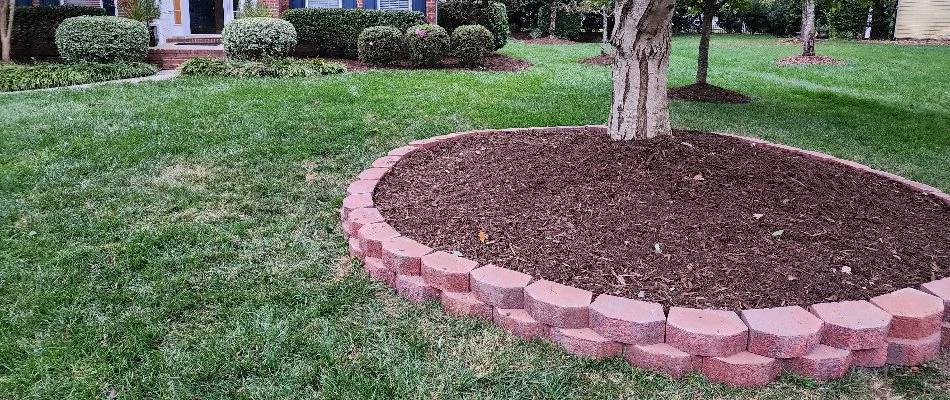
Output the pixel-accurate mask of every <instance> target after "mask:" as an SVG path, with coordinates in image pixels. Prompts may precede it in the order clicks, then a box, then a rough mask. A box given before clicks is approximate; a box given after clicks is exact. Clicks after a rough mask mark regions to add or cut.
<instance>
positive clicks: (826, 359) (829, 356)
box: [789, 344, 852, 381]
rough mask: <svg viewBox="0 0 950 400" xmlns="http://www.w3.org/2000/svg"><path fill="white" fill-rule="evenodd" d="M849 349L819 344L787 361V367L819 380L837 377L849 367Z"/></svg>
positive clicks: (850, 359) (846, 371) (799, 373)
mask: <svg viewBox="0 0 950 400" xmlns="http://www.w3.org/2000/svg"><path fill="white" fill-rule="evenodd" d="M851 361H852V358H851V351H850V350H844V349H838V348H835V347H831V346H825V345H823V344H819V345H818V346H816V347H815V348H814V349H813V350H812V351H811V352H810V353H808V354H806V355H804V356H802V357H798V358H793V359H792V360H791V361H789V369H790V370H791V371H792V372H794V373H796V374H798V375H801V376H805V377H809V378H814V379H817V380H819V381H827V380H831V379H838V378H840V377H842V376H844V374H846V373H848V368H849V367H851Z"/></svg>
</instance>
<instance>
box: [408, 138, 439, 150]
mask: <svg viewBox="0 0 950 400" xmlns="http://www.w3.org/2000/svg"><path fill="white" fill-rule="evenodd" d="M438 143H439V139H437V138H434V137H433V138H428V139H419V140H413V141H411V142H409V145H410V146H414V147H416V148H420V149H428V148H429V147H432V146H435V145H436V144H438Z"/></svg>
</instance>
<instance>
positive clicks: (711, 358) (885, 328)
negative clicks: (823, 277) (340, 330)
mask: <svg viewBox="0 0 950 400" xmlns="http://www.w3.org/2000/svg"><path fill="white" fill-rule="evenodd" d="M568 130H571V131H576V130H586V131H588V132H591V133H595V134H605V135H606V134H607V128H606V127H604V126H599V125H588V126H563V127H544V128H513V129H487V130H473V131H465V132H458V133H452V134H448V135H442V136H436V137H433V138H429V139H422V140H416V141H413V142H410V143H409V144H408V145H406V146H403V147H399V148H396V149H394V150H392V151H390V152H389V153H388V154H387V155H386V156H383V157H381V158H379V159H377V160H375V161H374V162H373V163H372V166H371V167H370V168H369V169H366V170H364V171H363V172H361V173H360V174H359V177H358V179H357V180H356V181H354V182H352V183H351V184H350V185H349V186H348V187H347V191H346V193H347V196H346V198H344V200H343V205H342V208H341V210H340V217H341V221H342V225H343V232H344V237H345V238H346V239H347V241H348V245H349V252H350V255H351V256H353V257H355V258H358V259H360V260H361V261H362V262H363V266H364V269H365V270H366V271H367V273H369V275H370V277H371V278H372V279H374V280H377V281H382V282H385V283H387V284H389V285H390V286H393V287H394V288H395V289H396V292H397V293H398V294H399V295H400V296H402V297H404V298H405V299H407V300H409V301H410V302H413V303H421V302H426V301H431V300H436V299H438V300H440V301H441V303H442V306H443V308H444V309H445V311H446V312H447V313H449V314H452V315H456V316H473V317H478V318H484V319H486V320H488V321H492V322H493V323H495V324H496V325H498V326H499V327H501V328H503V329H505V330H508V331H509V332H511V333H512V334H514V335H515V336H518V337H521V338H525V339H547V340H550V341H552V342H554V343H555V344H557V345H559V346H560V347H562V348H564V349H565V350H567V351H568V352H570V353H573V354H576V355H579V356H585V357H595V358H602V357H613V356H622V357H624V358H625V359H626V360H627V361H628V362H630V363H631V364H633V365H635V366H638V367H642V368H647V369H653V370H658V371H661V372H663V373H666V374H668V375H670V376H673V377H680V376H682V375H684V374H686V373H690V372H700V373H702V374H703V375H705V376H706V377H707V378H708V379H710V380H712V381H716V382H720V383H724V384H727V385H732V386H761V385H765V384H768V383H770V382H772V381H774V380H775V379H776V378H777V377H778V376H779V375H780V374H781V373H782V372H784V371H789V372H792V373H795V374H798V375H800V376H804V377H810V378H814V379H817V380H821V381H825V380H831V379H836V378H840V377H842V376H844V375H845V374H846V373H847V371H848V370H849V368H850V367H852V366H858V367H871V368H873V367H882V366H884V365H885V364H892V365H904V366H913V365H919V364H922V363H924V362H927V361H930V360H933V359H935V358H937V357H938V356H939V354H940V352H941V349H943V350H945V351H946V350H950V277H946V278H943V279H938V280H934V281H932V282H928V283H924V284H922V285H921V286H920V287H919V290H918V289H914V288H904V289H900V290H897V291H894V292H891V293H888V294H884V295H880V296H876V297H873V298H871V299H869V300H867V301H865V300H859V301H841V302H833V303H820V304H813V305H810V306H808V309H807V310H806V309H805V308H804V307H801V306H797V305H796V306H789V307H776V308H766V309H754V310H743V311H741V312H740V313H736V312H733V311H724V310H714V309H693V308H683V307H671V308H670V310H669V313H667V314H664V310H663V306H662V305H661V304H659V303H652V302H646V301H641V300H633V299H628V298H623V297H616V296H610V295H606V294H602V295H599V296H597V297H596V299H594V295H593V293H592V292H590V291H587V290H582V289H578V288H575V287H571V286H567V285H562V284H559V283H555V282H551V281H547V280H544V279H543V278H535V277H532V276H531V275H527V274H524V273H521V272H518V271H514V270H510V269H505V268H501V267H498V266H494V265H479V264H478V263H477V262H475V261H473V260H470V259H466V258H464V257H461V256H458V255H457V254H453V253H450V252H447V251H441V250H438V249H432V248H429V247H428V246H426V245H424V244H422V243H419V242H416V241H415V240H412V239H411V238H407V237H404V236H402V235H401V234H400V233H399V232H397V231H396V230H395V229H394V228H393V227H392V226H390V225H389V224H387V223H386V220H385V218H384V217H383V216H382V215H381V214H380V212H379V211H378V210H377V209H376V208H375V207H374V203H373V194H374V191H375V188H376V184H377V183H378V182H379V180H380V179H381V178H383V176H385V175H386V173H388V172H389V171H390V170H391V168H392V167H393V166H394V165H395V164H396V163H397V162H398V161H399V160H400V159H401V158H402V157H403V156H405V155H407V154H409V153H410V152H412V151H414V150H417V149H425V148H428V147H431V146H435V145H437V144H439V143H442V142H444V141H449V140H455V139H458V138H461V137H465V136H470V135H492V134H519V133H526V132H540V133H550V134H557V133H559V132H562V131H568ZM715 134H718V135H722V136H726V137H731V138H736V139H740V140H743V141H746V142H748V143H749V144H750V145H753V146H768V147H772V148H776V149H779V150H782V151H785V152H788V153H792V154H795V155H798V156H802V157H805V158H810V159H816V160H820V161H823V162H832V163H838V164H843V165H846V166H848V167H851V168H853V169H854V170H856V171H858V172H860V173H870V174H875V175H878V176H881V177H884V178H887V179H891V180H894V181H897V182H899V183H901V184H903V185H906V186H908V187H910V188H911V189H913V190H916V191H918V192H922V193H926V194H929V195H932V196H935V197H937V198H938V199H940V200H942V201H943V202H944V203H946V204H947V206H948V207H950V194H947V193H944V192H943V191H941V190H940V189H937V188H934V187H932V186H929V185H925V184H922V183H918V182H914V181H911V180H909V179H906V178H903V177H900V176H898V175H894V174H891V173H887V172H883V171H879V170H875V169H873V168H870V167H867V166H865V165H862V164H859V163H856V162H853V161H848V160H843V159H839V158H836V157H833V156H830V155H827V154H824V153H820V152H815V151H810V150H803V149H799V148H796V147H792V146H786V145H782V144H777V143H771V142H768V141H765V140H761V139H757V138H750V137H745V136H738V135H732V134H727V133H715Z"/></svg>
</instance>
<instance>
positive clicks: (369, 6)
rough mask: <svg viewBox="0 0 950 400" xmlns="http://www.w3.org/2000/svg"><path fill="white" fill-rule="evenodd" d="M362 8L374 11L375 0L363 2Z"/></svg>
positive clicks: (364, 0)
mask: <svg viewBox="0 0 950 400" xmlns="http://www.w3.org/2000/svg"><path fill="white" fill-rule="evenodd" d="M363 8H365V9H367V10H375V9H376V0H363Z"/></svg>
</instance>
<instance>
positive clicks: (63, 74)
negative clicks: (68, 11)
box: [0, 62, 158, 92]
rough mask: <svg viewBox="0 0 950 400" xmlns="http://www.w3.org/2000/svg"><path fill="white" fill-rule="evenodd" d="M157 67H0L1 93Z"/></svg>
mask: <svg viewBox="0 0 950 400" xmlns="http://www.w3.org/2000/svg"><path fill="white" fill-rule="evenodd" d="M156 72H158V68H157V67H155V66H154V65H151V64H146V63H142V62H116V63H111V64H97V63H73V64H37V65H17V64H12V65H2V66H0V92H8V91H13V90H32V89H45V88H51V87H59V86H71V85H81V84H86V83H93V82H103V81H111V80H116V79H128V78H138V77H141V76H147V75H153V74H155V73H156Z"/></svg>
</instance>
